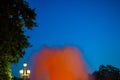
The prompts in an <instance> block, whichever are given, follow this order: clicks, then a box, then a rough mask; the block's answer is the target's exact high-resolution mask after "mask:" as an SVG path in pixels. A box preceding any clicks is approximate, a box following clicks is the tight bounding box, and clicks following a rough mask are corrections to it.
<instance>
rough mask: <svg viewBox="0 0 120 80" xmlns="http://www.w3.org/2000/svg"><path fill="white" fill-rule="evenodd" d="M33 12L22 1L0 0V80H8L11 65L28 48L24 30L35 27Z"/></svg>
mask: <svg viewBox="0 0 120 80" xmlns="http://www.w3.org/2000/svg"><path fill="white" fill-rule="evenodd" d="M34 10H35V9H32V8H30V7H29V5H28V3H27V2H26V1H24V0H0V80H10V78H11V75H10V73H11V71H10V66H11V64H12V63H17V62H18V61H19V59H20V58H21V57H23V56H24V54H25V51H24V49H25V48H27V47H29V46H30V43H29V42H28V40H27V38H28V37H29V36H25V35H24V32H25V30H24V29H25V28H27V29H32V28H33V27H34V26H36V23H35V17H36V13H35V11H34ZM3 77H5V78H6V79H5V78H3Z"/></svg>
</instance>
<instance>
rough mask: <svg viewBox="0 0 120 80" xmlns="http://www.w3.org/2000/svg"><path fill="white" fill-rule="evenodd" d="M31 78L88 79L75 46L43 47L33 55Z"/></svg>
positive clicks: (57, 79) (48, 79) (40, 79)
mask: <svg viewBox="0 0 120 80" xmlns="http://www.w3.org/2000/svg"><path fill="white" fill-rule="evenodd" d="M31 80H88V72H87V68H86V66H85V63H84V61H83V59H82V55H81V52H80V51H79V50H78V49H77V48H74V47H65V48H47V47H44V48H43V49H42V50H41V51H40V52H38V53H37V54H35V55H33V58H32V74H31Z"/></svg>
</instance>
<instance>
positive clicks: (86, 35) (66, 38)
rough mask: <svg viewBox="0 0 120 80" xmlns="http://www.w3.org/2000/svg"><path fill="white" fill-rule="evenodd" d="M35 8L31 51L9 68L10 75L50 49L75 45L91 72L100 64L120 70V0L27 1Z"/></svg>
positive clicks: (17, 72)
mask: <svg viewBox="0 0 120 80" xmlns="http://www.w3.org/2000/svg"><path fill="white" fill-rule="evenodd" d="M27 1H28V2H29V4H30V6H31V7H32V8H36V13H37V19H36V22H37V23H38V27H35V28H34V29H33V30H32V31H27V32H26V33H25V34H26V35H30V36H31V38H30V39H29V42H30V43H31V44H32V45H33V47H32V48H28V49H26V55H25V56H24V58H21V60H20V61H19V63H18V64H15V65H13V66H12V69H13V75H15V76H18V75H19V69H20V68H21V67H22V63H23V62H24V61H27V62H28V63H30V62H29V59H30V56H31V55H32V54H34V53H35V52H37V51H39V50H40V49H41V47H42V46H43V45H47V46H49V47H51V46H56V47H64V46H65V45H69V46H75V47H77V48H79V49H80V50H81V51H82V52H83V57H84V59H85V61H86V63H87V65H88V66H89V67H90V69H91V72H93V71H95V70H97V69H98V67H99V65H101V64H104V65H106V64H111V65H113V66H116V67H119V68H120V62H119V61H120V59H119V58H120V5H119V4H120V1H119V0H27Z"/></svg>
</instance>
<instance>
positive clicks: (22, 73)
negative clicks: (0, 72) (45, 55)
mask: <svg viewBox="0 0 120 80" xmlns="http://www.w3.org/2000/svg"><path fill="white" fill-rule="evenodd" d="M19 73H20V76H21V77H22V78H23V79H24V80H27V79H28V78H30V73H31V71H30V69H29V68H28V69H27V63H26V62H24V63H23V69H20V71H19Z"/></svg>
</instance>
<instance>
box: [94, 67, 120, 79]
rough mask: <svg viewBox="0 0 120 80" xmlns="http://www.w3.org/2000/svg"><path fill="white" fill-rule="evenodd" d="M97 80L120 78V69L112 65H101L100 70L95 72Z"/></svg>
mask: <svg viewBox="0 0 120 80" xmlns="http://www.w3.org/2000/svg"><path fill="white" fill-rule="evenodd" d="M93 76H94V77H95V80H120V69H119V68H116V67H113V66H112V65H106V66H104V65H101V66H100V68H99V70H98V71H95V72H94V73H93Z"/></svg>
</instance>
